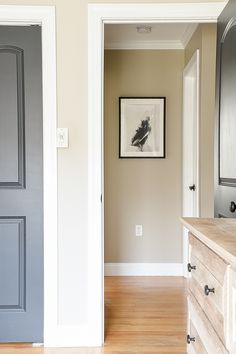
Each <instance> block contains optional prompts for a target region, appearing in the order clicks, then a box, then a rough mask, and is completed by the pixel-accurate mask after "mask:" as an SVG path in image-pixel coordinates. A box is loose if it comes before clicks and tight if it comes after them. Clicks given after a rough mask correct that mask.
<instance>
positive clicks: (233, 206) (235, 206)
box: [229, 201, 236, 213]
mask: <svg viewBox="0 0 236 354" xmlns="http://www.w3.org/2000/svg"><path fill="white" fill-rule="evenodd" d="M229 210H230V211H231V213H234V212H235V210H236V204H235V202H233V201H232V202H230V206H229Z"/></svg>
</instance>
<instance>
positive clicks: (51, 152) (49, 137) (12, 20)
mask: <svg viewBox="0 0 236 354" xmlns="http://www.w3.org/2000/svg"><path fill="white" fill-rule="evenodd" d="M30 24H39V25H41V28H42V79H43V198H44V200H43V207H44V224H43V230H44V344H45V345H46V346H47V345H51V343H53V344H55V330H56V328H57V326H58V320H57V316H58V314H57V302H58V293H57V276H58V274H57V272H58V269H57V148H56V126H57V115H56V36H55V7H54V6H15V5H9V6H8V5H7V6H5V5H0V25H18V26H19V25H30Z"/></svg>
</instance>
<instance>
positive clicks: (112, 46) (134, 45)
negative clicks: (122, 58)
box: [105, 23, 198, 50]
mask: <svg viewBox="0 0 236 354" xmlns="http://www.w3.org/2000/svg"><path fill="white" fill-rule="evenodd" d="M197 27H198V24H197V23H192V24H191V25H189V26H188V27H187V28H186V30H185V32H184V33H183V35H182V37H181V38H180V39H175V40H170V39H169V40H167V39H166V40H160V39H158V40H155V39H154V40H148V39H146V40H137V39H136V40H124V39H121V40H111V41H110V42H105V49H109V50H127V49H128V50H132V49H135V50H138V49H140V50H142V49H144V50H149V49H150V50H153V49H157V50H162V49H164V50H166V49H174V50H175V49H177V50H178V49H185V47H186V46H187V44H188V42H189V41H190V39H191V37H192V35H193V33H194V32H195V31H196V29H197Z"/></svg>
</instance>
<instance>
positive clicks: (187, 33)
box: [181, 23, 198, 48]
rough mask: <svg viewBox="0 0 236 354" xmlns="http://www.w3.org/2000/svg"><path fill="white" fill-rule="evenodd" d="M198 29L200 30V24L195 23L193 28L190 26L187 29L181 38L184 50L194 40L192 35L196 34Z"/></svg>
mask: <svg viewBox="0 0 236 354" xmlns="http://www.w3.org/2000/svg"><path fill="white" fill-rule="evenodd" d="M197 28H198V23H193V24H191V26H188V27H187V28H186V31H185V32H184V34H183V36H182V38H181V42H182V45H183V48H185V47H186V46H187V44H188V42H189V41H190V39H191V38H192V35H193V34H194V32H195V31H196V29H197Z"/></svg>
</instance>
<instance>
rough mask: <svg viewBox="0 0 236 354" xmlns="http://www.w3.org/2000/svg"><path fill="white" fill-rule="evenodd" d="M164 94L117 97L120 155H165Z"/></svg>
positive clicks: (152, 156) (138, 156) (156, 156)
mask: <svg viewBox="0 0 236 354" xmlns="http://www.w3.org/2000/svg"><path fill="white" fill-rule="evenodd" d="M165 103H166V98H165V97H120V98H119V111H120V117H119V118H120V137H119V139H120V140H119V145H120V146H119V157H120V158H165Z"/></svg>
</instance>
